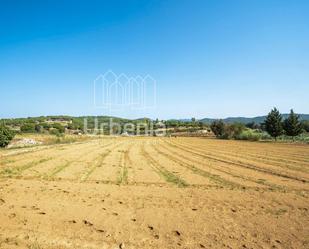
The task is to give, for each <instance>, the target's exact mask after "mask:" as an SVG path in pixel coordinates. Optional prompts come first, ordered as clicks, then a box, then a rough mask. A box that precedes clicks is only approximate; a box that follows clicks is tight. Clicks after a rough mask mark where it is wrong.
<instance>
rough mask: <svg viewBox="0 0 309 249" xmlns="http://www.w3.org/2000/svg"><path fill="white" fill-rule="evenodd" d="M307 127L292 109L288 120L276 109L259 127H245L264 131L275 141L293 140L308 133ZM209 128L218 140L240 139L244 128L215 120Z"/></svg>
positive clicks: (237, 124) (249, 125)
mask: <svg viewBox="0 0 309 249" xmlns="http://www.w3.org/2000/svg"><path fill="white" fill-rule="evenodd" d="M308 126H309V125H308V122H301V120H300V117H299V115H297V114H295V113H294V111H293V109H291V111H290V114H289V116H288V118H286V119H284V120H283V118H282V115H281V113H280V112H279V110H278V109H277V108H276V107H275V108H273V109H272V110H271V111H270V112H269V113H268V115H267V116H266V119H265V121H264V122H263V123H262V124H261V125H257V124H254V123H249V124H247V125H246V127H247V128H250V129H261V130H262V131H266V132H267V134H269V136H271V137H272V138H274V139H275V140H277V138H278V137H279V136H281V135H286V136H289V137H292V138H293V139H294V138H295V137H296V136H298V135H300V134H301V133H303V132H304V131H307V132H308V131H309V129H308ZM210 128H211V130H212V132H213V133H214V134H215V135H216V137H218V138H226V139H228V138H235V139H237V138H240V135H241V134H242V133H243V131H244V128H245V126H244V125H243V124H240V123H234V124H225V123H224V122H223V121H222V120H216V121H214V122H212V123H211V125H210ZM249 134H250V133H249ZM251 134H252V133H251ZM253 140H254V139H253ZM256 140H257V139H256Z"/></svg>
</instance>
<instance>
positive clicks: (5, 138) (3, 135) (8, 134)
mask: <svg viewBox="0 0 309 249" xmlns="http://www.w3.org/2000/svg"><path fill="white" fill-rule="evenodd" d="M14 135H15V134H14V132H13V131H11V130H10V129H9V128H8V127H6V126H5V125H3V124H0V147H6V146H7V145H8V144H9V143H10V141H11V140H12V139H13V138H14Z"/></svg>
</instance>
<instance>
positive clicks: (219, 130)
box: [210, 120, 225, 137]
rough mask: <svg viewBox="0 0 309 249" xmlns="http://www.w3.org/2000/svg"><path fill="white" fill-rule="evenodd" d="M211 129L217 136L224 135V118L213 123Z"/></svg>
mask: <svg viewBox="0 0 309 249" xmlns="http://www.w3.org/2000/svg"><path fill="white" fill-rule="evenodd" d="M210 129H211V131H212V132H213V133H214V134H215V136H216V137H222V136H223V135H224V129H225V124H224V123H223V121H222V120H216V121H214V122H212V123H211V125H210Z"/></svg>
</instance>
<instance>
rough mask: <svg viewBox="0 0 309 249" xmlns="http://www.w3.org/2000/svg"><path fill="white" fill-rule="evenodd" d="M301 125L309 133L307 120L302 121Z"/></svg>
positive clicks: (308, 121)
mask: <svg viewBox="0 0 309 249" xmlns="http://www.w3.org/2000/svg"><path fill="white" fill-rule="evenodd" d="M301 125H302V127H303V129H304V130H305V131H306V132H309V120H303V121H302V122H301Z"/></svg>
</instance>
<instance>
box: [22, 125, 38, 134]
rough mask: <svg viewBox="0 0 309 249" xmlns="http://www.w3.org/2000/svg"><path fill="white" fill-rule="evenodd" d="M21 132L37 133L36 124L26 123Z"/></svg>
mask: <svg viewBox="0 0 309 249" xmlns="http://www.w3.org/2000/svg"><path fill="white" fill-rule="evenodd" d="M20 130H21V132H24V133H34V132H35V124H33V123H25V124H23V125H22V126H21V127H20Z"/></svg>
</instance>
